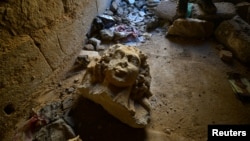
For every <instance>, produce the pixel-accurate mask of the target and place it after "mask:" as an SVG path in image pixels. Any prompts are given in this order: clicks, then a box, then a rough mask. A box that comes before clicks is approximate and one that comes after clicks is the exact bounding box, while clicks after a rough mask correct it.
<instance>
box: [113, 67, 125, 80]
mask: <svg viewBox="0 0 250 141" xmlns="http://www.w3.org/2000/svg"><path fill="white" fill-rule="evenodd" d="M126 75H127V72H126V71H125V70H123V69H118V68H115V76H116V77H119V78H124V77H125V76H126Z"/></svg>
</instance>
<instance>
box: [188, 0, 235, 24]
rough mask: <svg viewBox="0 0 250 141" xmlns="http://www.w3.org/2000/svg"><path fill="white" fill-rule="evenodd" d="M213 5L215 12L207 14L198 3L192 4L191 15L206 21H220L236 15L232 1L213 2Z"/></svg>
mask: <svg viewBox="0 0 250 141" xmlns="http://www.w3.org/2000/svg"><path fill="white" fill-rule="evenodd" d="M214 5H215V7H216V8H217V12H216V14H212V15H209V14H206V13H204V12H203V11H202V10H201V8H200V7H199V6H198V4H193V8H192V14H191V17H192V18H196V19H201V20H208V21H215V20H216V21H217V20H218V21H222V20H228V19H231V18H233V17H234V16H235V15H236V8H235V6H234V4H232V3H229V2H215V3H214Z"/></svg>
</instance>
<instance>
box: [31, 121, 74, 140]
mask: <svg viewBox="0 0 250 141" xmlns="http://www.w3.org/2000/svg"><path fill="white" fill-rule="evenodd" d="M74 137H75V133H74V131H73V129H72V128H71V127H70V126H69V125H68V124H66V123H65V121H64V120H63V119H58V120H57V121H55V122H52V123H51V124H48V125H46V126H44V127H42V128H41V129H40V130H39V131H38V132H36V133H35V135H34V139H33V140H37V141H47V140H50V141H67V140H68V139H71V138H74Z"/></svg>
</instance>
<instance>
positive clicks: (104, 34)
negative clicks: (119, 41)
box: [100, 29, 114, 41]
mask: <svg viewBox="0 0 250 141" xmlns="http://www.w3.org/2000/svg"><path fill="white" fill-rule="evenodd" d="M100 34H101V38H102V40H106V41H111V40H113V38H114V32H113V31H112V30H111V29H103V30H101V31H100Z"/></svg>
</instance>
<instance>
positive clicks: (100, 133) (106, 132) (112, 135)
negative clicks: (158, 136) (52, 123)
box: [69, 96, 146, 141]
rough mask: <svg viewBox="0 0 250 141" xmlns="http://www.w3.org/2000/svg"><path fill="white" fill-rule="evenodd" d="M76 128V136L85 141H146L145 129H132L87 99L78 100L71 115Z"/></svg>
mask: <svg viewBox="0 0 250 141" xmlns="http://www.w3.org/2000/svg"><path fill="white" fill-rule="evenodd" d="M69 116H71V117H72V119H73V121H74V123H75V126H74V127H73V128H74V130H75V133H76V135H80V137H81V139H82V140H83V141H89V140H91V141H100V140H108V141H118V140H119V141H128V140H129V141H144V140H145V139H146V131H145V129H144V128H132V127H130V126H128V125H126V124H124V123H122V122H120V121H119V120H118V119H116V118H114V117H113V116H112V115H110V114H109V113H107V112H106V111H105V110H104V109H103V108H102V107H101V106H100V105H98V104H95V103H94V102H92V101H90V100H88V99H85V98H84V97H82V96H79V97H78V98H77V101H76V103H75V106H74V107H73V108H72V110H71V111H70V113H69Z"/></svg>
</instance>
